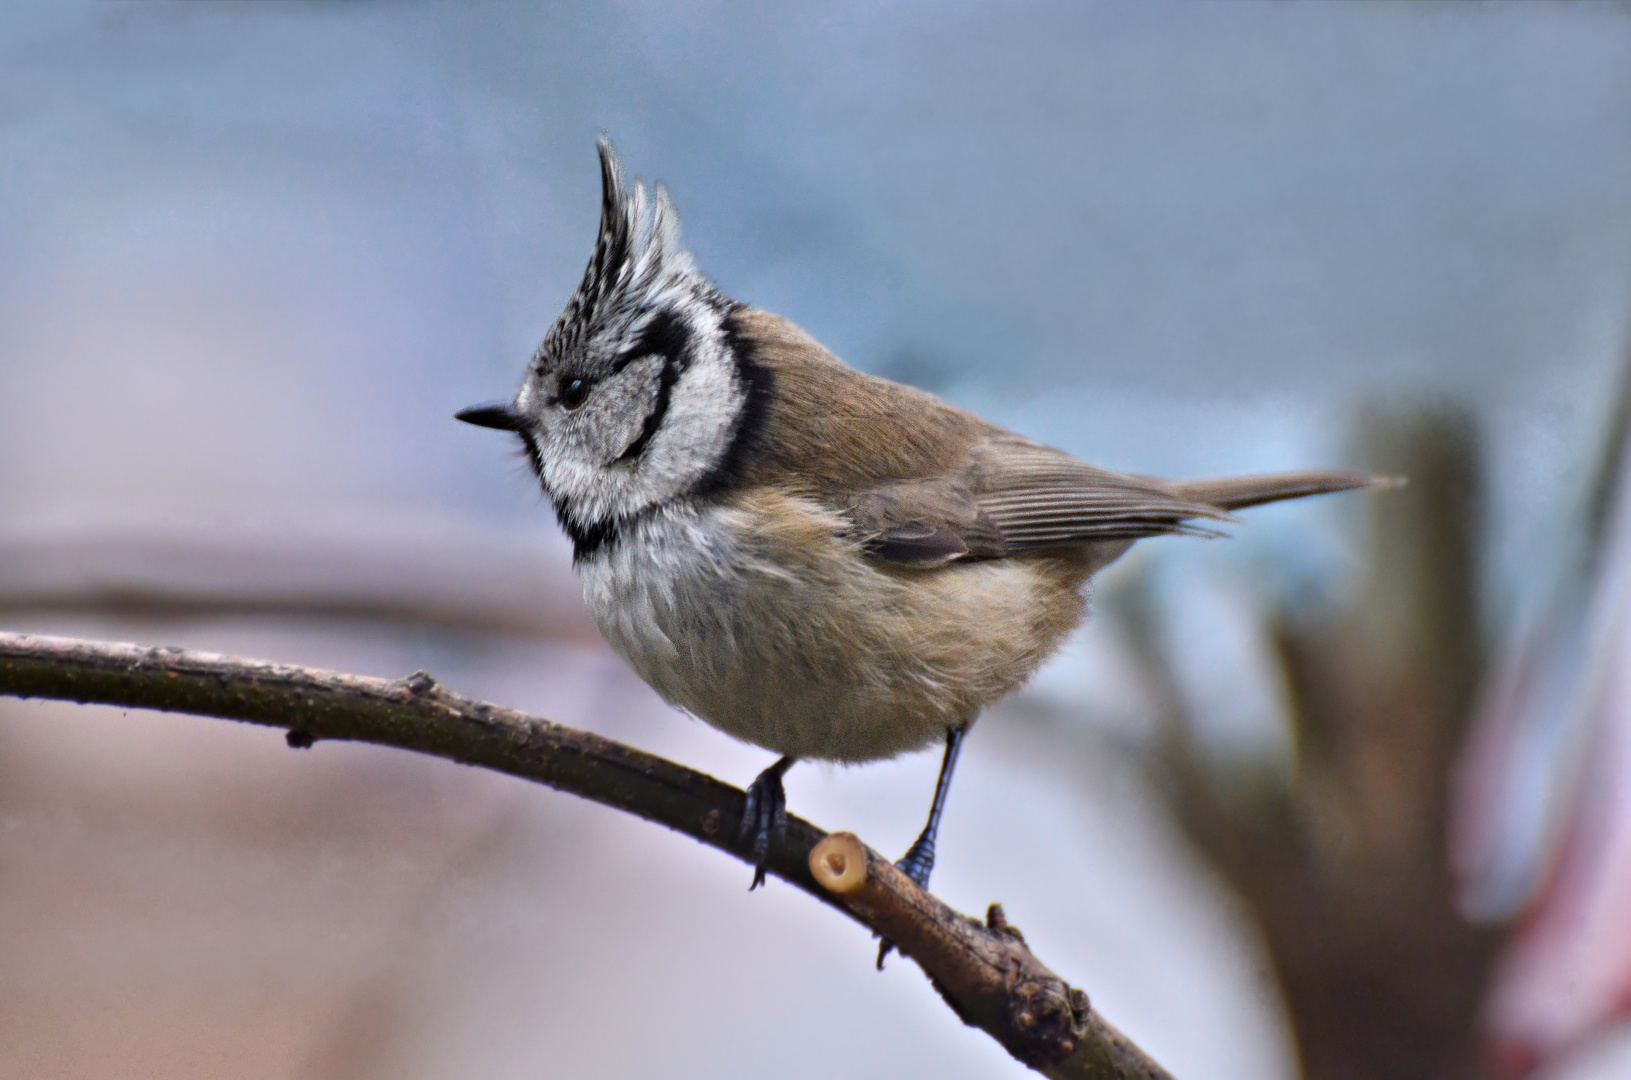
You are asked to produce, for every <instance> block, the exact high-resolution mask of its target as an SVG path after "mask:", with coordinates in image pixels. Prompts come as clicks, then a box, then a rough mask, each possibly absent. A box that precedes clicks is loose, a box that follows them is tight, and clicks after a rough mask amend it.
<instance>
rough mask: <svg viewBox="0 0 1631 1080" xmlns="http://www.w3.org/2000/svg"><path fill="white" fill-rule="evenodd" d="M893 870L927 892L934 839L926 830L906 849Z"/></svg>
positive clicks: (932, 866) (932, 868)
mask: <svg viewBox="0 0 1631 1080" xmlns="http://www.w3.org/2000/svg"><path fill="white" fill-rule="evenodd" d="M895 869H897V870H899V871H900V872H901V873H903V874H905V875H906V876H907V877H909V878H911V879H912V880H913V881H915V882H917V887H918V888H920V889H922V890H923V891H924V892H928V891H929V875H930V874H931V873H933V872H934V837H933V836H931V835H930V834H929V832H928V830H927V829H925V830H924V832H923V835H921V836H919V837H918V838H917V839H916V840H914V841H913V842H912V846H911V847H909V848H907V849H906V854H905V855H904V856H902V857H901V859H900V860H899V861H898V862H896V863H895Z"/></svg>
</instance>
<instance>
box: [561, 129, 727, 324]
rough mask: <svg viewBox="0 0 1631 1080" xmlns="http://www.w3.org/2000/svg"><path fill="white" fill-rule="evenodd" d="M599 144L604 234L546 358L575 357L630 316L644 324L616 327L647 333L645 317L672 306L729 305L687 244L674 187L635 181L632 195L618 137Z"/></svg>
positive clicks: (567, 308)
mask: <svg viewBox="0 0 1631 1080" xmlns="http://www.w3.org/2000/svg"><path fill="white" fill-rule="evenodd" d="M597 146H598V148H599V150H600V184H601V195H600V235H599V236H598V237H596V239H595V250H594V254H593V255H592V256H590V258H589V266H588V268H587V269H586V270H585V271H584V274H583V282H582V284H580V285H579V286H578V290H577V292H575V293H573V295H572V299H571V300H569V301H567V305H566V308H565V309H564V310H563V311H562V312H561V316H560V318H559V319H558V320H556V322H555V325H554V326H553V327H551V328H550V331H549V333H548V335H547V336H545V338H544V343H543V346H542V347H541V349H540V350H539V351H540V353H542V354H545V355H554V356H560V355H564V354H567V353H570V352H571V351H572V350H574V349H576V348H581V347H582V346H583V345H585V344H586V343H588V342H589V340H590V339H591V338H593V337H594V336H596V335H597V334H600V333H604V332H606V331H607V330H610V329H613V328H614V327H617V324H619V323H624V322H628V321H630V320H631V318H632V319H634V320H638V321H639V323H640V324H641V325H638V326H637V327H617V328H618V329H628V330H635V331H636V332H638V330H643V329H644V326H643V321H644V320H640V319H639V316H640V315H641V314H642V313H651V312H654V311H656V310H658V309H660V308H663V307H665V306H670V305H672V306H676V307H684V306H688V305H689V304H696V303H699V302H700V303H703V304H706V305H708V306H711V307H715V308H719V309H723V308H726V307H729V306H730V301H728V300H727V299H726V298H725V297H724V296H722V295H721V294H720V293H719V291H718V290H717V289H715V288H714V286H713V283H712V282H710V281H708V279H707V278H705V277H703V276H702V275H701V274H700V273H699V272H698V271H697V268H696V264H695V263H694V262H693V261H692V259H691V253H690V252H689V251H686V250H685V249H684V248H683V247H681V246H680V222H679V214H678V213H677V212H676V211H675V209H674V202H673V200H672V199H670V198H669V195H668V189H667V188H665V187H663V185H661V184H656V185H654V188H653V190H652V192H651V193H649V194H648V193H647V190H646V186H645V185H644V184H642V183H640V182H639V181H636V182H635V184H634V189H633V191H632V192H631V191H630V190H629V186H628V183H627V182H626V181H625V180H624V178H623V165H622V163H621V162H620V161H619V160H618V158H617V151H616V150H615V149H614V148H613V147H612V144H611V140H609V139H607V138H606V136H604V135H602V136H600V138H599V139H598V140H597Z"/></svg>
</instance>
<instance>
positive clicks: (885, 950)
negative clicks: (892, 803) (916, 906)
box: [878, 829, 934, 971]
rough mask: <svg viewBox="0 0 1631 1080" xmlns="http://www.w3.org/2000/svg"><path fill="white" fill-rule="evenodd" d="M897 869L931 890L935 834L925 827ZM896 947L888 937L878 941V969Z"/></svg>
mask: <svg viewBox="0 0 1631 1080" xmlns="http://www.w3.org/2000/svg"><path fill="white" fill-rule="evenodd" d="M895 869H897V870H899V871H900V872H901V873H903V874H905V875H906V876H907V877H909V878H911V879H912V880H913V881H915V882H916V883H917V887H918V888H920V889H922V890H923V891H924V892H928V891H929V874H930V873H932V872H933V871H934V836H933V835H931V834H930V832H929V830H927V829H924V830H923V834H922V835H921V836H919V837H918V838H917V839H916V840H914V841H913V842H912V846H911V847H909V848H907V849H906V854H905V855H904V856H902V857H901V858H900V859H899V860H898V861H897V862H896V863H895ZM894 949H895V943H894V942H893V941H890V940H889V939H888V938H884V939H883V940H882V941H880V942H878V970H879V971H882V970H883V962H884V958H885V957H887V956H888V955H889V954H890V953H891V952H893V951H894Z"/></svg>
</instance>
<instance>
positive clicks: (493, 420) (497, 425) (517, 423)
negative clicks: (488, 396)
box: [453, 401, 522, 431]
mask: <svg viewBox="0 0 1631 1080" xmlns="http://www.w3.org/2000/svg"><path fill="white" fill-rule="evenodd" d="M453 419H455V420H463V421H464V422H465V423H467V424H475V425H476V426H477V427H487V428H492V429H494V430H495V431H520V430H521V424H522V420H521V414H520V413H518V412H516V411H515V406H514V405H511V404H510V403H509V402H508V401H489V402H487V403H486V404H485V405H472V406H470V407H469V408H468V409H460V410H459V411H458V412H456V413H454V414H453Z"/></svg>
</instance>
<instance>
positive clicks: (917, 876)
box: [895, 728, 968, 889]
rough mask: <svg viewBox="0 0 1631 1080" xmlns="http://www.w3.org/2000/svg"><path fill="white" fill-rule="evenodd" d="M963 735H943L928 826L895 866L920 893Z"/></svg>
mask: <svg viewBox="0 0 1631 1080" xmlns="http://www.w3.org/2000/svg"><path fill="white" fill-rule="evenodd" d="M967 731H968V728H950V729H948V730H947V731H946V756H945V757H943V758H941V759H940V779H938V780H936V781H935V784H934V802H933V803H932V804H931V805H930V806H929V822H928V824H927V825H924V826H923V832H922V833H920V834H919V835H918V838H917V840H916V841H914V842H913V844H912V846H911V847H910V848H908V849H907V851H906V856H905V858H903V859H901V860H900V862H897V863H896V864H895V865H896V866H898V867H900V869H901V870H902V871H903V872H904V873H905V874H906V876H907V877H909V878H911V879H912V880H913V881H915V882H917V884H918V888H920V889H927V888H928V887H929V874H930V873H931V872H932V871H933V870H934V838H935V837H936V836H937V835H938V834H939V832H940V815H941V813H942V812H944V811H945V809H946V794H947V793H948V792H950V791H951V774H952V772H953V771H955V770H956V768H957V752H958V751H959V750H961V749H962V748H963V735H964V734H965V733H966V732H967Z"/></svg>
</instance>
